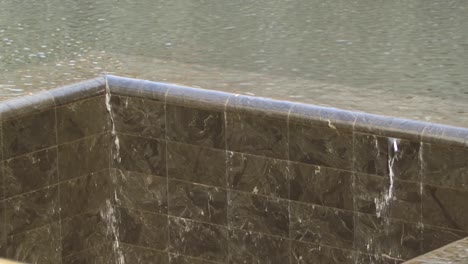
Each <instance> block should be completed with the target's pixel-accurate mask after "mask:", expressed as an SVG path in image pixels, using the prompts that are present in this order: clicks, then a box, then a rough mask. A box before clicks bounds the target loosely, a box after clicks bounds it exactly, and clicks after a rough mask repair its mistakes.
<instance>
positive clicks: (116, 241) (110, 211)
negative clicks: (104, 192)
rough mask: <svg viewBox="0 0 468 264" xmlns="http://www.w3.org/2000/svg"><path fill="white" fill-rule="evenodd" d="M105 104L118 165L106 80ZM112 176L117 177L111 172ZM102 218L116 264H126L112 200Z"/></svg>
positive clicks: (117, 143) (118, 143)
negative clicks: (110, 241)
mask: <svg viewBox="0 0 468 264" xmlns="http://www.w3.org/2000/svg"><path fill="white" fill-rule="evenodd" d="M105 103H106V109H107V113H108V115H109V119H110V124H111V138H112V141H111V142H113V145H112V146H111V156H112V158H113V160H114V161H116V162H117V163H120V162H121V157H120V141H119V137H118V135H117V132H116V129H115V122H114V113H113V111H112V106H111V94H110V89H109V84H108V83H107V79H106V96H105ZM111 175H115V174H113V173H112V172H111ZM112 183H113V184H117V181H116V179H115V178H114V176H112ZM114 201H115V203H119V198H118V196H117V191H116V190H115V189H114ZM101 216H102V217H103V218H104V220H105V223H106V224H107V235H108V236H110V237H111V238H112V240H113V241H112V250H113V253H114V254H115V256H116V259H115V263H116V264H125V258H124V255H123V252H122V249H121V246H120V238H119V225H120V219H119V216H118V214H117V212H116V211H115V205H114V204H113V203H112V200H111V199H107V200H106V207H105V208H104V210H103V211H101Z"/></svg>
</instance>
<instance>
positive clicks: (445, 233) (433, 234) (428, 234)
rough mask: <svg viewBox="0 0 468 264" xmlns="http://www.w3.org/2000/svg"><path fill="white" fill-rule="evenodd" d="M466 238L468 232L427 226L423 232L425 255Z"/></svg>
mask: <svg viewBox="0 0 468 264" xmlns="http://www.w3.org/2000/svg"><path fill="white" fill-rule="evenodd" d="M465 237H468V233H467V232H463V231H456V230H452V229H446V228H439V227H434V226H429V225H425V226H424V230H423V253H426V252H429V251H432V250H435V249H438V248H440V247H443V246H445V245H448V244H450V243H452V242H454V241H457V240H460V239H462V238H465Z"/></svg>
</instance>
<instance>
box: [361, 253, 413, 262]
mask: <svg viewBox="0 0 468 264" xmlns="http://www.w3.org/2000/svg"><path fill="white" fill-rule="evenodd" d="M354 259H355V263H356V264H357V263H359V264H360V263H363V264H364V263H366V264H367V263H369V264H400V263H403V262H404V260H402V259H398V258H393V257H390V256H387V255H385V254H383V255H369V254H364V253H360V252H356V253H355V254H354Z"/></svg>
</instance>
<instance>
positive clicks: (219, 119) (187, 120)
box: [166, 105, 225, 149]
mask: <svg viewBox="0 0 468 264" xmlns="http://www.w3.org/2000/svg"><path fill="white" fill-rule="evenodd" d="M166 113H167V117H166V120H167V139H168V140H171V141H177V142H182V143H188V144H194V145H199V146H204V147H210V148H217V149H224V146H225V137H224V113H223V112H221V111H209V110H201V109H195V108H187V107H182V106H175V105H167V106H166Z"/></svg>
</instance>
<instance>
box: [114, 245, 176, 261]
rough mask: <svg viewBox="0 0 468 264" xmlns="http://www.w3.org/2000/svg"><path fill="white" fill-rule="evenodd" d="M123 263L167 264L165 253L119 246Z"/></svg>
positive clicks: (167, 259) (130, 246)
mask: <svg viewBox="0 0 468 264" xmlns="http://www.w3.org/2000/svg"><path fill="white" fill-rule="evenodd" d="M120 247H121V249H120V250H121V251H122V255H123V260H124V263H129V264H130V263H131V264H149V263H155V264H168V263H169V256H168V254H167V252H163V251H159V250H153V249H150V248H143V247H138V246H134V245H127V244H123V243H121V244H120Z"/></svg>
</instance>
